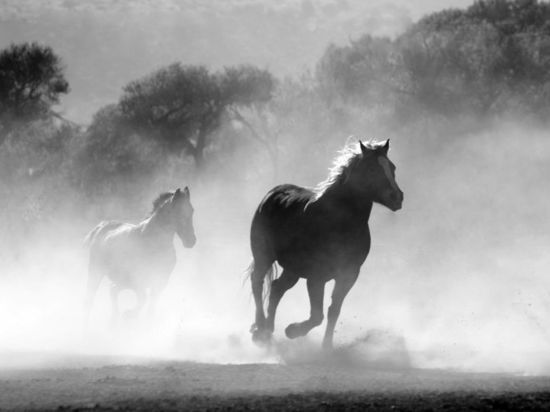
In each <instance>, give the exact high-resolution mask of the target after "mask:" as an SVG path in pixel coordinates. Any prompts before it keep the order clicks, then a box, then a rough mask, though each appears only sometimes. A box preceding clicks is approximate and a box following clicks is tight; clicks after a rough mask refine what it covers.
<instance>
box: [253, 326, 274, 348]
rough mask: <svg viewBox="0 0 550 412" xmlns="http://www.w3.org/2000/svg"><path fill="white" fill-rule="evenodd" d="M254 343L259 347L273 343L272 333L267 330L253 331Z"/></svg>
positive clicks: (257, 329) (256, 329)
mask: <svg viewBox="0 0 550 412" xmlns="http://www.w3.org/2000/svg"><path fill="white" fill-rule="evenodd" d="M251 332H252V341H253V342H254V343H256V344H258V345H265V344H268V343H269V342H271V336H272V334H271V332H270V331H268V330H266V329H259V328H255V329H251Z"/></svg>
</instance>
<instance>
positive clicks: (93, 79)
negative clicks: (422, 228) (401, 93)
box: [0, 0, 472, 123]
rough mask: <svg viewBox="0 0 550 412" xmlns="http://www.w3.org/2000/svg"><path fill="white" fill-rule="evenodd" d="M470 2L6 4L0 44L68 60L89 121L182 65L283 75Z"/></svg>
mask: <svg viewBox="0 0 550 412" xmlns="http://www.w3.org/2000/svg"><path fill="white" fill-rule="evenodd" d="M471 2H472V1H471V0H445V1H438V0H417V1H414V2H412V1H406V0H392V1H380V0H379V1H376V0H375V1H368V2H367V1H364V0H318V1H316V0H303V1H299V0H286V1H285V0H282V1H268V0H223V1H222V0H206V1H205V0H94V1H91V0H84V1H83V0H80V1H79V0H47V1H46V0H44V1H41V0H0V47H6V46H7V45H9V44H10V43H14V42H15V43H18V42H24V41H39V42H42V43H46V44H48V45H50V46H52V47H53V48H54V50H55V51H56V52H57V53H58V54H59V55H60V56H61V57H62V58H63V61H64V63H65V65H66V70H67V77H68V80H69V83H70V85H71V93H70V94H69V95H68V96H67V97H65V98H64V99H63V104H62V110H63V111H64V113H65V115H66V116H67V117H69V118H71V119H74V120H76V121H79V122H84V123H85V122H88V121H89V119H90V118H91V115H92V114H93V113H94V112H95V111H96V110H97V109H98V108H100V107H101V106H103V105H105V104H108V103H111V102H114V101H116V100H117V99H118V97H119V95H120V91H121V88H122V87H123V86H124V85H125V84H127V83H128V82H129V81H131V80H133V79H136V78H139V77H141V76H143V75H146V74H148V73H150V72H151V71H152V70H155V69H156V68H159V67H162V66H164V65H167V64H170V63H172V62H175V61H181V62H183V63H185V64H206V65H208V66H210V67H212V68H214V69H215V68H219V67H223V66H224V65H234V64H240V63H251V64H256V65H259V66H261V67H265V68H268V69H269V70H271V71H273V72H274V73H275V74H276V75H279V76H281V75H287V74H290V75H292V74H296V73H300V72H301V71H303V70H306V69H311V68H314V66H315V63H316V62H317V61H318V59H319V57H320V56H321V55H322V53H323V51H324V50H325V48H326V47H327V45H328V44H330V43H336V44H343V43H345V42H347V41H349V39H353V38H357V37H359V36H361V35H362V34H365V33H371V34H375V35H388V36H393V35H396V34H398V33H399V32H401V31H402V30H404V29H405V28H406V27H407V25H409V24H410V23H411V22H413V21H415V20H417V19H418V18H420V17H421V16H422V15H424V14H426V13H429V12H432V11H436V10H441V9H444V8H449V7H461V8H462V7H466V6H468V5H469V4H471Z"/></svg>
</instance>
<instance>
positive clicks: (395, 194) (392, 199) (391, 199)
mask: <svg viewBox="0 0 550 412" xmlns="http://www.w3.org/2000/svg"><path fill="white" fill-rule="evenodd" d="M403 198H404V195H403V192H402V191H401V190H396V191H392V192H390V193H389V195H388V197H387V199H386V201H385V202H384V204H385V206H387V207H388V208H389V209H390V210H391V211H392V212H397V211H398V210H399V209H401V208H402V207H403Z"/></svg>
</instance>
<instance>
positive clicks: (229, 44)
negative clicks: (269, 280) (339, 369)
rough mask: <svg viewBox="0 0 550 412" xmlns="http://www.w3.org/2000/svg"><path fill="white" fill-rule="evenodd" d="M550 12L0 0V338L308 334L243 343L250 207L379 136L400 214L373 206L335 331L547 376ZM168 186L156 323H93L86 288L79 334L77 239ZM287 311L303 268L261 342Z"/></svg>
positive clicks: (201, 346)
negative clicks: (170, 200) (169, 264)
mask: <svg viewBox="0 0 550 412" xmlns="http://www.w3.org/2000/svg"><path fill="white" fill-rule="evenodd" d="M549 22H550V5H549V4H548V3H547V2H542V1H535V0H515V1H510V0H486V1H476V2H474V3H472V2H470V1H455V2H451V1H448V2H436V1H419V2H415V6H414V8H412V6H410V4H409V3H408V2H405V1H392V2H382V1H380V2H369V4H368V5H366V4H365V3H364V2H361V1H359V0H357V1H352V0H341V1H329V0H327V1H301V2H299V1H287V2H278V3H277V4H276V5H275V4H272V2H268V1H265V2H262V1H244V0H243V1H237V0H235V1H231V2H221V1H220V2H215V1H211V2H202V1H177V2H176V1H168V0H167V1H163V2H155V4H154V5H153V2H148V1H141V2H129V1H128V2H124V1H102V2H93V3H91V2H79V1H69V0H65V1H57V2H48V3H47V4H46V3H43V4H41V3H37V2H33V1H30V0H29V1H15V0H14V1H8V0H4V1H0V48H1V51H0V211H1V213H0V228H1V231H0V261H1V266H0V350H1V351H8V353H11V352H15V353H22V352H24V353H28V352H38V351H46V352H48V351H63V352H75V351H76V352H86V353H114V354H117V355H126V356H129V355H140V356H167V357H176V358H183V359H190V360H197V361H216V362H248V361H280V360H281V357H282V358H283V360H285V356H287V355H288V351H292V350H295V351H298V352H299V350H300V349H299V348H301V347H302V346H303V345H309V342H313V343H311V344H312V345H317V344H319V342H320V336H321V333H322V330H323V328H324V325H323V326H322V327H320V328H317V329H316V330H314V331H312V333H311V334H310V336H309V337H308V338H306V339H305V340H303V341H298V342H291V343H285V344H284V347H285V348H286V349H285V354H286V355H284V356H283V355H281V354H280V353H274V352H272V351H271V352H270V351H266V350H264V349H261V348H256V347H255V346H253V345H252V343H251V342H250V337H249V334H248V328H249V326H250V324H251V323H252V321H253V302H252V299H251V298H250V293H249V285H248V284H247V283H243V282H244V279H243V272H244V270H245V269H246V267H247V265H248V264H249V261H250V258H251V256H250V249H249V244H248V231H249V225H250V221H251V218H252V215H253V213H254V209H255V207H256V206H257V204H258V203H259V201H260V200H261V198H262V197H263V196H264V194H265V193H266V192H267V191H268V190H269V189H270V188H271V187H272V186H274V185H275V184H279V183H286V182H288V183H295V184H299V185H303V186H314V185H315V184H316V183H318V182H319V181H321V180H323V179H324V178H325V176H326V174H327V169H328V167H329V166H330V164H331V161H332V159H333V158H334V157H335V156H336V155H337V152H338V150H339V149H341V148H342V147H343V146H344V145H345V144H355V143H356V142H357V139H359V138H361V139H364V140H367V141H368V140H370V139H374V140H383V139H386V138H390V139H391V147H392V148H391V151H390V158H391V159H392V161H393V162H394V163H395V164H396V166H397V181H398V182H399V185H400V187H401V188H402V189H403V191H404V193H405V203H404V207H403V210H401V211H399V212H398V213H395V214H394V213H392V212H390V211H389V210H386V209H383V208H382V207H381V206H376V207H375V208H374V211H373V214H372V216H371V220H370V226H371V232H372V238H373V246H372V249H371V254H370V255H369V257H368V259H367V261H366V262H365V264H364V266H363V269H362V272H361V276H360V278H359V280H358V282H357V284H356V285H355V286H354V288H353V289H352V291H351V292H350V294H349V296H348V298H347V300H346V302H345V304H344V307H343V310H342V316H341V318H340V321H339V324H338V325H337V334H336V337H335V343H336V345H349V344H352V343H353V342H358V339H359V341H361V342H369V339H366V340H361V339H362V338H363V337H367V338H370V342H373V341H374V343H372V344H367V345H365V344H358V345H357V347H355V349H356V350H357V351H359V356H362V357H365V358H371V357H373V356H378V355H379V352H383V356H385V357H386V358H387V359H388V360H389V361H395V359H396V358H398V356H397V352H399V353H401V352H403V351H404V352H406V354H407V356H408V357H409V358H410V361H411V362H412V365H413V366H418V367H443V368H460V369H467V370H477V371H513V372H527V373H547V372H548V369H549V368H550V351H549V350H548V347H549V344H550V329H549V327H550V324H549V321H548V319H549V316H548V315H549V311H550V293H549V291H550V289H549V288H548V286H549V285H548V280H547V279H548V277H547V267H548V263H549V260H550V259H549V258H548V254H547V246H548V245H549V240H550V239H549V237H550V235H549V233H550V232H549V229H550V210H549V207H548V206H549V204H548V202H549V199H550V193H549V191H550V189H549V188H548V185H547V184H546V180H547V176H549V172H550V165H549V162H548V159H549V157H550V143H549V138H550V131H549V130H548V120H547V119H548V114H549V113H548V110H549V107H550V106H549V103H550V23H549ZM350 136H353V137H350ZM186 185H188V186H189V187H190V190H191V201H192V203H193V205H194V207H195V210H196V212H195V231H196V234H197V245H196V246H195V248H193V249H183V248H182V247H181V245H180V244H179V241H176V248H177V251H178V265H177V267H176V269H175V270H174V273H173V274H172V278H171V281H170V283H169V285H168V288H167V289H166V291H165V293H164V295H163V298H162V299H161V301H162V302H161V303H160V309H159V314H158V319H157V321H156V322H155V323H154V324H147V323H144V324H140V323H131V322H130V323H129V324H128V325H125V326H124V327H123V328H122V330H118V331H113V330H111V329H110V328H109V310H110V307H109V301H108V292H107V287H108V285H107V283H108V282H107V281H104V284H103V285H102V288H101V289H100V291H99V293H98V296H97V299H96V302H95V306H94V312H93V314H92V318H93V323H92V326H91V330H90V331H88V332H86V333H85V334H84V335H85V336H84V337H83V331H82V314H81V309H82V301H83V295H84V287H85V281H86V265H87V251H86V249H85V248H84V246H83V244H82V240H83V238H84V236H85V235H86V233H87V232H88V231H89V230H91V229H92V228H93V227H94V226H95V225H96V224H97V223H98V222H99V221H100V220H107V219H117V220H123V221H131V222H138V221H140V220H141V219H143V218H145V217H146V216H147V214H148V213H149V212H150V210H151V207H152V205H151V202H152V200H153V199H154V198H155V197H156V196H157V195H158V194H159V193H160V192H164V191H167V190H172V189H174V188H176V187H184V186H186ZM328 287H331V285H329V286H328ZM328 295H329V294H328V293H327V296H328ZM122 298H123V299H122V300H123V302H122V303H123V306H124V305H126V307H130V306H131V305H132V303H133V299H134V297H133V296H132V295H131V293H127V294H125V295H124V296H123V297H122ZM327 301H328V298H327V299H326V300H325V303H326V302H327ZM308 310H309V306H308V301H307V294H306V290H305V284H304V283H302V282H300V283H298V285H297V286H296V287H295V288H293V289H292V290H291V291H289V292H288V293H287V295H285V297H284V299H283V301H282V303H281V306H280V309H279V314H278V318H277V323H276V339H278V340H281V341H284V339H285V338H284V337H283V334H282V330H283V328H284V327H285V326H286V325H287V324H288V323H290V322H293V321H297V320H302V319H303V318H305V317H306V316H307V314H308ZM304 342H305V343H304ZM288 345H291V346H288ZM292 345H294V349H293V347H292ZM289 347H290V349H288V348H289ZM374 347H375V348H374ZM375 352H376V353H375ZM291 358H292V356H291ZM286 360H287V361H288V359H286Z"/></svg>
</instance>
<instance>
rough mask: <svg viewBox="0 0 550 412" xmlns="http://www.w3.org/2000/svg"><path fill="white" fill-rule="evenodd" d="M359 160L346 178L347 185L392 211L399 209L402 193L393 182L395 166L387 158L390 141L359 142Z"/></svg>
mask: <svg viewBox="0 0 550 412" xmlns="http://www.w3.org/2000/svg"><path fill="white" fill-rule="evenodd" d="M359 146H360V148H361V158H360V160H359V161H358V163H357V164H356V165H355V167H354V168H353V171H351V173H350V176H349V177H348V179H349V183H350V184H351V185H352V186H353V187H355V188H356V189H357V190H359V191H360V192H362V193H365V194H366V195H368V196H369V197H371V198H372V199H373V200H374V201H375V202H377V203H380V204H382V205H384V206H386V207H387V208H389V209H391V210H392V211H394V212H395V211H396V210H399V209H401V206H402V204H403V192H402V191H401V189H400V188H399V186H398V185H397V182H396V181H395V165H394V164H393V163H392V162H391V160H390V159H389V158H388V150H389V148H390V141H389V140H386V142H385V143H379V144H368V145H367V146H365V145H364V144H363V143H362V142H361V141H360V142H359Z"/></svg>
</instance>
